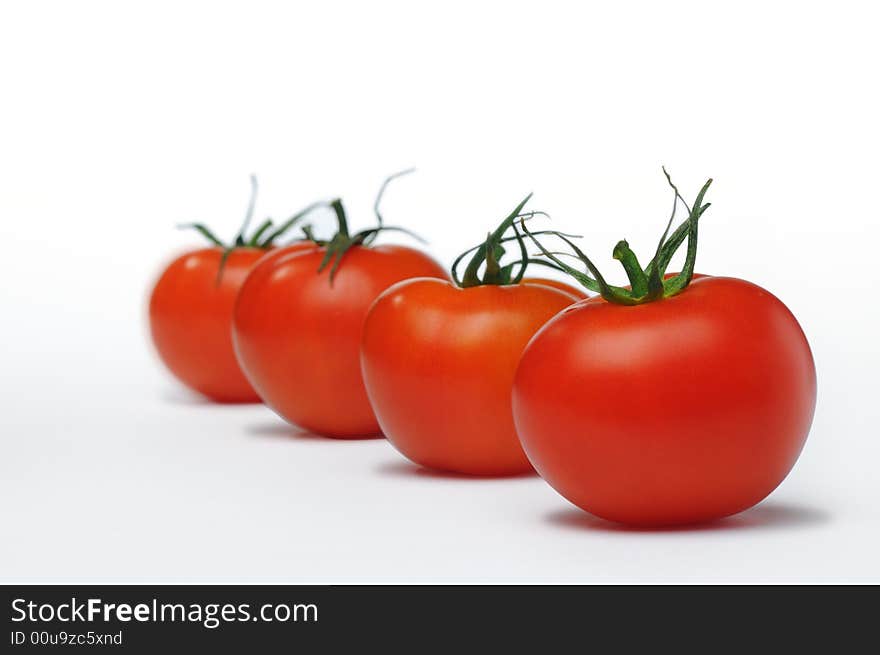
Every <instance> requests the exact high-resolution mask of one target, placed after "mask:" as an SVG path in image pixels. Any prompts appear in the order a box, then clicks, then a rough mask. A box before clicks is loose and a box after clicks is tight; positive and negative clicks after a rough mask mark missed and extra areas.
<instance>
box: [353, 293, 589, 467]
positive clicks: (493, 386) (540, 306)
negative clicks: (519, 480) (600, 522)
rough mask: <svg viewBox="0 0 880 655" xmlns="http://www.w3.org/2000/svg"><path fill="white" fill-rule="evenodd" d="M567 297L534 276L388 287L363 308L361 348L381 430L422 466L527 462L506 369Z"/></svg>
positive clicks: (569, 301) (521, 464)
mask: <svg viewBox="0 0 880 655" xmlns="http://www.w3.org/2000/svg"><path fill="white" fill-rule="evenodd" d="M571 304H572V297H571V296H569V295H568V294H566V293H565V292H563V291H560V290H558V289H553V288H550V287H547V286H542V285H534V284H518V285H505V286H497V285H481V286H475V287H470V288H466V289H462V288H460V287H457V286H455V285H453V284H452V283H450V282H445V281H442V280H410V281H408V282H404V283H401V284H398V285H395V286H394V287H392V288H391V289H389V290H388V291H387V292H385V293H384V294H382V295H381V296H380V297H379V299H378V300H377V301H376V303H375V304H374V305H373V307H372V309H371V310H370V314H369V316H368V318H367V321H366V325H365V327H364V338H363V345H362V349H361V363H362V366H363V373H364V381H365V382H366V385H367V391H368V393H369V397H370V401H371V402H372V404H373V409H374V410H375V412H376V416H377V418H378V419H379V424H380V426H381V427H382V432H383V433H384V434H385V436H386V437H387V438H388V440H389V441H390V442H391V443H392V444H393V445H394V446H395V447H396V448H397V449H398V450H399V451H400V452H401V453H403V454H404V455H405V456H406V457H408V458H409V459H411V460H412V461H414V462H416V463H417V464H420V465H422V466H425V467H428V468H432V469H439V470H444V471H453V472H457V473H464V474H470V475H511V474H517V473H523V472H526V471H531V470H532V467H531V465H530V464H529V461H528V459H527V458H526V456H525V453H523V450H522V447H521V446H520V444H519V440H518V439H517V436H516V432H515V430H514V426H513V417H512V415H511V412H510V390H511V386H512V384H513V374H514V371H515V369H516V365H517V362H518V361H519V358H520V355H521V353H522V351H523V349H524V348H525V346H526V343H528V341H529V339H530V338H531V337H532V335H533V334H534V333H535V332H536V331H537V330H538V328H540V327H541V326H542V325H543V324H544V323H545V322H546V321H547V320H548V319H550V318H551V317H552V316H553V315H555V314H556V313H557V312H559V311H560V310H562V309H563V308H565V307H568V306H569V305H571Z"/></svg>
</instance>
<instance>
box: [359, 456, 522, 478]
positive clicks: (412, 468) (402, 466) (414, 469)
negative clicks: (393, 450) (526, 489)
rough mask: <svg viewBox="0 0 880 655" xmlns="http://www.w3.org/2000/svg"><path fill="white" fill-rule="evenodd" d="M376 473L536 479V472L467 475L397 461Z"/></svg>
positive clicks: (407, 475) (378, 469)
mask: <svg viewBox="0 0 880 655" xmlns="http://www.w3.org/2000/svg"><path fill="white" fill-rule="evenodd" d="M376 472H378V473H379V474H380V475H387V476H393V477H400V478H432V479H435V480H471V481H477V482H485V481H487V480H489V481H491V480H518V479H522V478H534V477H536V474H535V472H534V471H526V472H525V473H516V474H514V475H467V474H465V473H456V472H454V471H438V470H436V469H429V468H425V467H424V466H419V465H418V464H414V463H412V462H410V461H408V460H397V461H394V462H383V463H382V464H380V465H379V466H377V467H376Z"/></svg>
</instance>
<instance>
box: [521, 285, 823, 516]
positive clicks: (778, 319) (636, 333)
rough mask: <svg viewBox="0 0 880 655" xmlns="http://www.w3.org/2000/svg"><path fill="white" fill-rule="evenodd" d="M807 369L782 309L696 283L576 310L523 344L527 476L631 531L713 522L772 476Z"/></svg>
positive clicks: (792, 451) (796, 423) (783, 454)
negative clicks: (663, 294)
mask: <svg viewBox="0 0 880 655" xmlns="http://www.w3.org/2000/svg"><path fill="white" fill-rule="evenodd" d="M815 398H816V375H815V369H814V366H813V359H812V356H811V353H810V348H809V345H808V344H807V340H806V338H805V336H804V334H803V332H802V331H801V328H800V326H799V325H798V322H797V320H796V319H795V318H794V316H793V315H792V314H791V312H790V311H789V310H788V309H787V308H786V307H785V305H783V304H782V303H781V302H780V301H779V300H778V299H777V298H775V297H774V296H773V295H771V294H770V293H768V292H767V291H765V290H763V289H761V288H760V287H758V286H756V285H754V284H751V283H749V282H745V281H743V280H737V279H732V278H722V277H706V278H702V279H699V280H696V281H694V282H693V283H691V285H690V286H689V287H688V288H687V289H685V290H684V291H683V292H682V293H680V294H679V295H676V296H673V297H671V298H667V299H664V300H661V301H657V302H651V303H646V304H644V305H636V306H633V307H627V306H620V305H615V304H612V303H604V302H603V303H592V302H588V303H582V304H578V305H575V306H573V307H571V308H569V309H568V310H566V311H565V312H563V313H561V314H560V315H559V316H557V317H556V318H555V319H553V320H552V321H550V322H549V323H548V324H547V325H546V326H545V327H544V328H543V329H542V330H541V331H540V332H539V333H538V334H537V335H536V336H535V338H534V340H533V341H532V342H531V343H530V345H529V347H528V348H527V349H526V351H525V353H524V355H523V358H522V361H521V363H520V365H519V369H518V371H517V374H516V380H515V382H514V386H513V413H514V417H515V420H516V427H517V431H518V433H519V436H520V439H521V440H522V444H523V447H524V448H525V451H526V453H528V455H529V459H530V460H531V462H532V464H534V466H535V468H536V469H537V471H538V473H539V474H540V475H541V476H542V477H543V478H544V479H545V480H546V481H547V482H549V483H550V484H551V485H552V486H553V487H554V488H555V489H556V490H557V491H558V492H559V493H561V494H562V495H563V496H565V497H566V498H567V499H568V500H570V501H571V502H573V503H574V504H575V505H577V506H579V507H581V508H583V509H585V510H587V511H589V512H591V513H593V514H596V515H597V516H601V517H603V518H607V519H610V520H612V521H619V522H623V523H629V524H637V525H657V524H677V523H693V522H698V521H705V520H709V519H715V518H721V517H723V516H728V515H730V514H734V513H736V512H739V511H742V510H744V509H747V508H748V507H751V506H752V505H754V504H756V503H758V502H759V501H760V500H761V499H763V498H764V497H765V496H767V495H768V494H769V493H770V492H771V491H773V489H775V488H776V487H777V485H779V483H780V482H781V481H782V480H783V478H785V476H786V475H787V474H788V472H789V471H790V470H791V468H792V466H793V465H794V463H795V460H796V459H797V457H798V454H799V453H800V451H801V448H802V447H803V445H804V441H805V439H806V437H807V433H808V431H809V428H810V423H811V421H812V416H813V408H814V406H815Z"/></svg>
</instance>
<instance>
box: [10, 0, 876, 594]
mask: <svg viewBox="0 0 880 655" xmlns="http://www.w3.org/2000/svg"><path fill="white" fill-rule="evenodd" d="M871 4H872V3H864V4H857V3H849V2H836V3H791V4H783V3H774V2H755V3H751V2H738V3H727V5H726V6H725V7H722V6H721V3H705V2H694V3H681V2H664V3H648V2H644V3H634V2H618V3H601V5H598V6H595V7H592V8H590V7H588V6H587V3H573V2H572V3H554V2H547V1H544V2H534V3H518V2H492V3H488V2H486V3H480V2H465V3H457V2H444V3H442V4H434V5H433V7H431V6H429V5H427V4H421V3H405V2H398V3H390V2H375V1H374V2H363V3H355V2H351V3H339V2H322V3H308V4H306V3H303V6H302V7H300V8H296V7H294V6H293V4H292V3H279V4H277V5H275V4H268V3H255V2H248V3H237V4H235V3H205V4H195V3H181V2H174V3H168V4H164V3H158V2H152V3H139V4H135V3H118V2H107V3H93V2H77V3H67V2H59V3H44V2H30V3H4V5H3V9H2V10H0V243H2V250H0V267H2V268H0V273H2V280H3V283H2V290H0V330H2V340H0V353H2V369H0V385H2V388H0V398H2V412H0V433H2V435H0V526H2V528H0V533H2V537H0V581H3V582H48V581H55V582H62V581H95V582H97V581H102V582H103V581H106V582H162V581H167V582H322V583H326V582H337V583H338V582H489V581H491V582H725V581H730V582H875V583H876V582H880V558H878V557H877V552H878V548H880V508H878V500H880V475H878V472H877V467H878V461H880V439H878V430H877V425H878V420H880V410H878V406H880V403H878V401H877V370H878V367H880V353H878V349H880V346H878V343H880V341H878V339H877V328H878V325H877V315H878V312H877V309H876V307H877V293H878V282H880V280H878V273H877V270H878V269H877V266H876V265H875V259H874V255H875V251H876V242H877V239H878V237H880V230H878V227H877V225H878V218H880V217H878V209H877V203H876V200H875V197H874V196H875V195H876V193H875V191H876V189H877V185H878V184H880V167H878V156H877V153H878V147H880V139H878V127H877V125H878V116H880V102H878V95H877V93H878V92H877V78H876V62H877V61H878V58H880V57H878V56H880V52H878V50H880V47H878V45H877V37H876V26H877V16H876V15H874V14H873V12H872V9H871ZM661 164H666V165H667V166H668V167H669V169H670V171H671V172H672V174H673V176H674V178H675V179H676V180H677V181H678V183H679V185H680V186H681V187H682V188H683V190H685V192H686V195H687V196H688V197H693V195H694V194H695V193H696V191H697V189H698V188H699V186H700V185H701V184H702V182H703V181H704V179H705V178H706V177H707V176H710V175H711V176H713V177H714V178H715V180H716V183H715V186H713V188H712V191H711V193H710V198H709V199H710V200H711V201H712V202H713V207H712V209H711V210H710V211H709V213H707V215H706V217H705V218H704V221H703V227H702V229H701V240H700V245H701V250H700V255H699V258H698V266H697V268H698V270H701V271H703V272H708V273H715V274H726V275H734V276H739V277H743V278H746V279H749V280H752V281H754V282H757V283H759V284H761V285H763V286H765V287H766V288H768V289H770V290H771V291H773V292H774V293H776V294H777V295H778V296H779V297H781V298H782V299H783V300H784V301H785V302H786V303H787V304H788V305H789V307H791V309H792V310H793V311H794V313H795V314H796V315H797V316H798V317H799V319H800V321H801V323H802V325H803V327H804V330H805V332H806V333H807V335H808V337H809V339H810V342H811V344H812V347H813V349H814V354H815V358H816V363H817V368H818V375H819V402H818V408H817V412H816V418H815V422H814V424H813V430H812V433H811V435H810V438H809V440H808V443H807V446H806V449H805V451H804V453H803V455H802V457H801V459H800V461H799V463H798V464H797V466H796V468H795V469H794V471H793V472H792V474H791V475H790V476H789V478H788V479H787V480H786V481H785V482H784V483H783V485H782V486H781V487H780V488H779V489H778V490H777V491H776V492H775V493H774V494H773V495H772V496H771V497H770V498H769V499H768V500H767V501H766V502H764V503H762V504H761V505H760V506H759V507H758V508H756V509H754V510H752V511H750V512H747V513H745V514H743V515H740V516H739V517H735V518H732V519H728V520H726V521H723V522H720V523H718V524H714V525H711V526H706V527H704V528H701V529H691V530H676V531H660V532H634V531H627V530H623V529H620V528H617V527H615V526H613V525H610V524H607V523H603V522H600V521H598V520H596V519H592V518H591V517H589V516H588V515H586V514H584V513H582V512H580V511H579V510H576V509H575V508H573V507H572V506H570V505H569V504H568V503H567V502H566V501H564V500H563V499H562V498H561V497H559V496H558V495H556V493H555V492H553V490H552V489H550V488H549V487H548V486H547V485H546V484H544V483H543V482H542V481H541V480H540V479H538V478H534V477H527V478H518V479H512V480H511V479H509V480H469V479H460V478H455V477H444V476H436V475H433V474H430V473H427V472H424V471H420V470H418V469H416V468H415V467H413V466H412V465H410V464H408V463H407V462H406V461H405V460H403V459H402V458H401V457H400V456H399V455H398V454H397V453H396V452H395V451H394V450H393V449H392V448H391V446H390V445H388V444H387V443H386V442H384V441H378V440H375V441H362V442H356V443H348V442H337V441H331V440H324V439H319V438H314V437H309V436H307V435H302V434H298V433H297V432H296V431H295V430H294V429H292V428H289V427H287V426H286V425H285V424H284V423H283V422H282V421H281V420H280V419H278V418H277V417H276V416H275V415H274V414H272V412H270V411H269V410H268V409H266V408H264V407H261V406H246V407H241V406H238V407H235V406H231V407H230V406H225V407H224V406H212V405H209V404H207V403H204V402H202V401H200V400H199V399H198V398H195V397H193V396H191V395H190V394H188V393H187V392H186V391H184V390H183V389H181V388H180V387H179V386H178V385H177V384H176V383H175V382H174V381H173V380H172V379H170V378H169V376H168V375H167V374H166V373H165V372H164V371H163V370H162V369H161V368H160V366H159V364H158V362H157V361H156V360H155V358H154V356H153V354H152V351H151V350H150V348H149V344H148V342H147V340H146V337H145V330H144V322H145V321H144V302H145V297H146V293H147V291H148V289H149V287H150V284H151V282H152V280H153V279H154V276H155V275H156V273H157V272H158V271H159V270H160V268H161V266H162V264H163V262H165V261H167V260H168V258H169V257H170V256H171V255H172V254H173V253H175V252H178V251H180V250H181V249H182V248H184V247H187V246H190V245H197V244H199V243H200V242H199V240H198V238H197V236H196V235H194V234H184V233H179V232H177V231H175V230H174V229H173V228H174V225H175V224H176V223H178V222H180V221H184V220H194V219H200V220H205V221H207V222H209V223H211V224H212V225H214V226H215V227H216V228H217V229H218V230H219V231H221V232H222V233H223V235H224V236H230V235H232V234H234V232H235V230H236V228H237V225H238V222H239V220H240V218H241V216H242V214H243V211H244V207H245V204H246V200H247V194H248V181H247V176H248V174H249V173H251V172H255V173H257V174H259V176H260V182H261V185H262V193H261V196H260V199H259V203H258V216H259V217H263V216H266V215H271V216H273V217H275V218H283V217H285V216H286V215H288V214H289V213H291V212H292V211H294V210H295V209H297V208H299V207H301V206H303V205H305V204H307V203H308V202H311V201H312V200H314V199H317V198H326V197H330V196H334V195H337V194H339V195H342V196H343V197H344V198H345V200H346V203H347V205H348V208H349V214H350V216H351V219H352V222H353V223H354V225H355V226H357V227H364V226H367V225H369V224H370V222H371V220H372V217H371V214H370V205H371V202H372V197H373V194H374V192H375V190H376V188H377V186H378V184H379V182H380V181H381V179H382V178H383V177H384V176H385V175H386V174H388V173H390V172H393V171H395V170H399V169H401V168H405V167H407V166H410V165H417V166H418V167H419V172H418V173H417V174H416V175H413V176H411V177H409V178H407V179H405V180H400V181H399V182H398V183H397V184H396V185H395V187H394V188H393V189H391V190H390V192H389V194H388V196H387V203H386V205H385V209H386V217H387V219H388V220H389V221H390V222H394V223H401V224H406V225H408V226H410V227H412V228H414V229H416V230H417V231H419V232H421V233H422V234H424V236H426V237H427V238H428V239H430V241H431V249H432V251H433V252H434V253H436V255H437V256H438V257H439V258H440V259H442V260H443V261H444V262H446V263H449V262H450V261H451V259H452V257H453V256H454V255H455V254H456V253H457V252H458V251H460V250H463V249H464V248H465V247H467V246H470V245H472V244H473V243H475V242H476V241H477V240H479V239H480V238H481V236H482V235H484V234H485V233H486V231H487V229H488V228H490V227H492V226H494V224H495V223H496V222H497V221H498V220H499V219H500V218H502V217H503V215H504V214H505V213H506V211H508V210H509V209H510V208H512V207H513V206H514V205H515V204H516V202H517V201H518V200H519V199H520V198H521V197H522V196H524V195H525V193H527V192H529V191H534V192H535V198H534V203H533V204H534V207H535V208H538V207H540V208H541V209H545V210H547V211H549V212H550V213H551V214H552V215H553V216H554V225H555V226H557V227H558V228H560V229H566V230H570V231H578V232H581V233H584V234H586V235H588V238H587V239H586V242H585V247H586V248H587V250H588V251H589V252H591V253H592V254H594V255H595V256H596V259H597V260H598V261H599V262H600V264H601V266H602V267H603V269H604V270H605V271H606V272H607V273H608V274H609V276H610V277H611V278H612V279H613V280H615V281H618V282H619V281H621V279H622V278H621V274H620V272H619V267H617V266H616V264H615V262H613V261H612V260H611V257H610V252H611V249H612V247H613V245H614V243H615V242H616V241H617V240H618V239H619V238H622V237H627V238H628V239H629V241H630V243H631V244H632V245H633V246H634V248H635V249H636V251H637V252H641V253H649V252H650V251H651V250H652V248H653V247H654V244H655V243H656V239H657V237H658V236H659V233H660V231H661V230H662V227H663V222H664V220H665V217H666V214H667V212H668V209H669V205H670V197H669V194H668V192H667V189H666V187H665V184H664V181H663V178H662V175H661V173H660V165H661ZM645 258H646V255H644V254H643V259H645Z"/></svg>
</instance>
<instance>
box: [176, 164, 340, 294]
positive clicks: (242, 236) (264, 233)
mask: <svg viewBox="0 0 880 655" xmlns="http://www.w3.org/2000/svg"><path fill="white" fill-rule="evenodd" d="M258 190H259V185H258V184H257V177H256V176H255V175H251V196H250V200H249V201H248V206H247V210H246V211H245V215H244V221H243V222H242V224H241V227H240V228H239V230H238V233H237V234H236V235H235V237H234V238H233V239H232V241H231V242H230V243H228V244H227V243H224V242H223V241H222V240H220V239H219V238H218V237H217V235H215V234H214V232H213V231H211V229H210V228H209V227H208V226H207V225H205V224H204V223H183V224H181V225H178V226H177V227H178V229H182V230H187V229H190V230H195V231H196V232H198V233H199V234H201V235H202V236H203V237H205V238H206V239H207V240H208V241H209V242H211V243H212V244H213V245H215V246H217V247H218V248H221V249H222V250H223V254H222V256H221V258H220V266H219V268H218V270H217V284H219V283H220V279H221V278H222V277H223V269H224V267H225V265H226V260H227V259H229V255H230V253H231V252H232V251H233V250H235V249H236V248H258V249H260V250H268V249H269V248H272V247H273V246H274V245H275V241H276V240H277V239H279V238H281V237H282V236H284V235H285V234H286V233H287V232H288V231H289V230H290V229H291V228H293V226H294V225H296V224H297V223H298V222H299V221H300V220H302V218H303V217H305V216H306V215H307V214H309V213H310V212H312V211H313V210H314V209H317V208H318V207H320V206H322V205H323V204H324V203H321V202H313V203H312V204H311V205H309V206H307V207H306V208H305V209H302V210H300V211H298V212H297V213H296V214H294V215H293V216H291V217H290V218H288V219H287V220H286V221H284V222H283V223H281V224H280V225H275V223H274V221H273V220H272V219H271V218H267V219H266V220H264V221H263V222H262V223H260V224H259V225H258V226H257V229H256V230H254V231H253V233H252V234H250V235H248V227H249V226H250V223H251V220H252V219H253V216H254V208H255V207H256V203H257V191H258Z"/></svg>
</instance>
